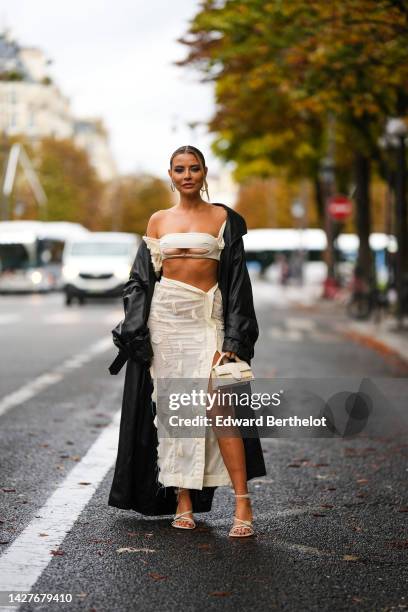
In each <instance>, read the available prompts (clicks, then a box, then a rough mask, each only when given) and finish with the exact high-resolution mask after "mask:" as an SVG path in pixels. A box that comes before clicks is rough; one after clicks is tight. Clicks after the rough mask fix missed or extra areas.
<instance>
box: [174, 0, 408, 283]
mask: <svg viewBox="0 0 408 612" xmlns="http://www.w3.org/2000/svg"><path fill="white" fill-rule="evenodd" d="M407 35H408V12H407V9H406V5H405V3H402V2H398V1H392V0H343V1H340V0H334V1H333V2H327V0H290V1H287V2H285V1H284V0H223V1H220V0H205V1H204V2H203V3H202V5H201V10H200V11H199V13H198V14H197V15H196V16H195V18H194V19H193V20H192V21H191V24H190V28H189V31H188V33H187V34H186V36H184V37H183V38H182V39H181V42H182V43H184V44H185V45H187V46H188V48H189V52H188V55H187V57H186V59H185V60H183V61H181V62H178V63H179V64H180V65H187V64H192V65H195V66H197V67H198V68H199V69H200V70H201V71H202V72H203V74H204V78H205V80H213V81H214V82H215V93H216V112H215V115H214V117H213V118H212V120H211V122H210V129H211V130H212V131H213V132H214V133H216V139H215V142H214V150H215V152H216V153H218V154H219V155H220V156H221V157H223V158H224V159H225V160H234V161H235V162H236V164H237V171H236V176H237V178H238V179H240V180H242V179H244V178H245V177H247V176H259V177H268V176H273V175H274V174H275V172H276V169H277V168H278V167H283V168H285V170H286V172H287V176H288V180H291V179H292V178H293V177H299V176H306V177H309V178H310V179H311V180H312V182H313V183H314V184H315V185H316V196H317V199H319V198H318V195H319V183H318V181H319V174H318V169H319V162H320V160H321V158H322V157H323V156H324V155H325V152H326V149H327V144H328V143H327V118H328V116H329V114H330V115H331V116H334V117H335V118H336V124H335V125H336V129H335V133H334V135H333V136H334V138H335V140H336V145H337V146H336V165H337V166H338V168H339V170H340V172H339V175H340V178H341V181H342V184H343V185H347V184H349V183H350V182H354V183H355V185H356V207H355V209H356V226H357V229H358V232H359V235H360V247H361V249H360V251H361V252H360V255H361V258H362V261H361V263H362V265H363V267H364V268H365V270H366V273H367V274H368V273H369V270H368V268H369V266H370V262H369V257H368V234H369V231H370V214H369V213H370V207H371V205H370V193H369V181H370V177H371V176H372V174H371V168H370V165H371V162H372V160H377V161H381V156H382V153H381V151H380V149H379V146H378V138H379V137H380V136H381V134H382V133H383V130H384V126H385V121H386V118H387V117H389V116H396V115H400V116H401V115H406V114H407V106H408V45H407ZM380 167H381V166H380ZM320 209H321V204H320Z"/></svg>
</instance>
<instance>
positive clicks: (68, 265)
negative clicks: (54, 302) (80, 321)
mask: <svg viewBox="0 0 408 612" xmlns="http://www.w3.org/2000/svg"><path fill="white" fill-rule="evenodd" d="M140 240H141V238H140V236H137V235H136V234H128V233H125V232H90V233H89V234H88V235H87V236H83V237H80V238H77V239H74V240H70V241H69V242H67V244H66V245H65V248H64V253H63V268H62V276H63V281H64V292H65V303H66V305H67V306H70V305H71V303H72V300H73V298H77V299H78V301H79V302H80V303H81V304H83V303H84V302H85V298H87V297H115V296H120V295H121V294H122V290H123V286H124V284H125V283H126V282H127V281H128V280H129V272H130V269H131V266H132V263H133V261H134V258H135V255H136V251H137V248H138V246H139V244H140Z"/></svg>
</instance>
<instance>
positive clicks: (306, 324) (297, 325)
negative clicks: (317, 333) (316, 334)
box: [285, 317, 316, 332]
mask: <svg viewBox="0 0 408 612" xmlns="http://www.w3.org/2000/svg"><path fill="white" fill-rule="evenodd" d="M285 324H286V327H287V328H288V329H296V330H301V331H309V332H310V331H313V330H315V329H316V322H315V321H313V320H312V319H306V318H297V319H295V318H294V317H287V318H286V319H285Z"/></svg>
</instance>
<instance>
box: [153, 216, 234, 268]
mask: <svg viewBox="0 0 408 612" xmlns="http://www.w3.org/2000/svg"><path fill="white" fill-rule="evenodd" d="M226 222H227V220H226V219H225V221H224V223H223V224H222V225H221V227H220V231H219V232H218V236H213V235H212V234H207V233H205V232H176V233H173V234H164V236H162V237H161V238H151V237H150V236H143V240H144V241H145V242H146V244H147V246H148V248H149V250H150V254H151V258H152V263H153V268H154V271H155V272H156V273H159V272H160V270H161V267H162V262H163V260H164V259H173V258H175V257H195V258H201V259H217V260H218V261H219V259H220V257H221V251H222V249H223V248H224V238H223V233H224V228H225V224H226ZM181 249H183V250H181Z"/></svg>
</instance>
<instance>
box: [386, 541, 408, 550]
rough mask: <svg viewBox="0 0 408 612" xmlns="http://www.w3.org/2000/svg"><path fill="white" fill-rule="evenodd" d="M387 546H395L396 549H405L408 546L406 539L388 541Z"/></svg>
mask: <svg viewBox="0 0 408 612" xmlns="http://www.w3.org/2000/svg"><path fill="white" fill-rule="evenodd" d="M387 546H388V547H389V548H397V549H398V550H405V549H406V548H408V540H396V541H393V542H388V543H387Z"/></svg>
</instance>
